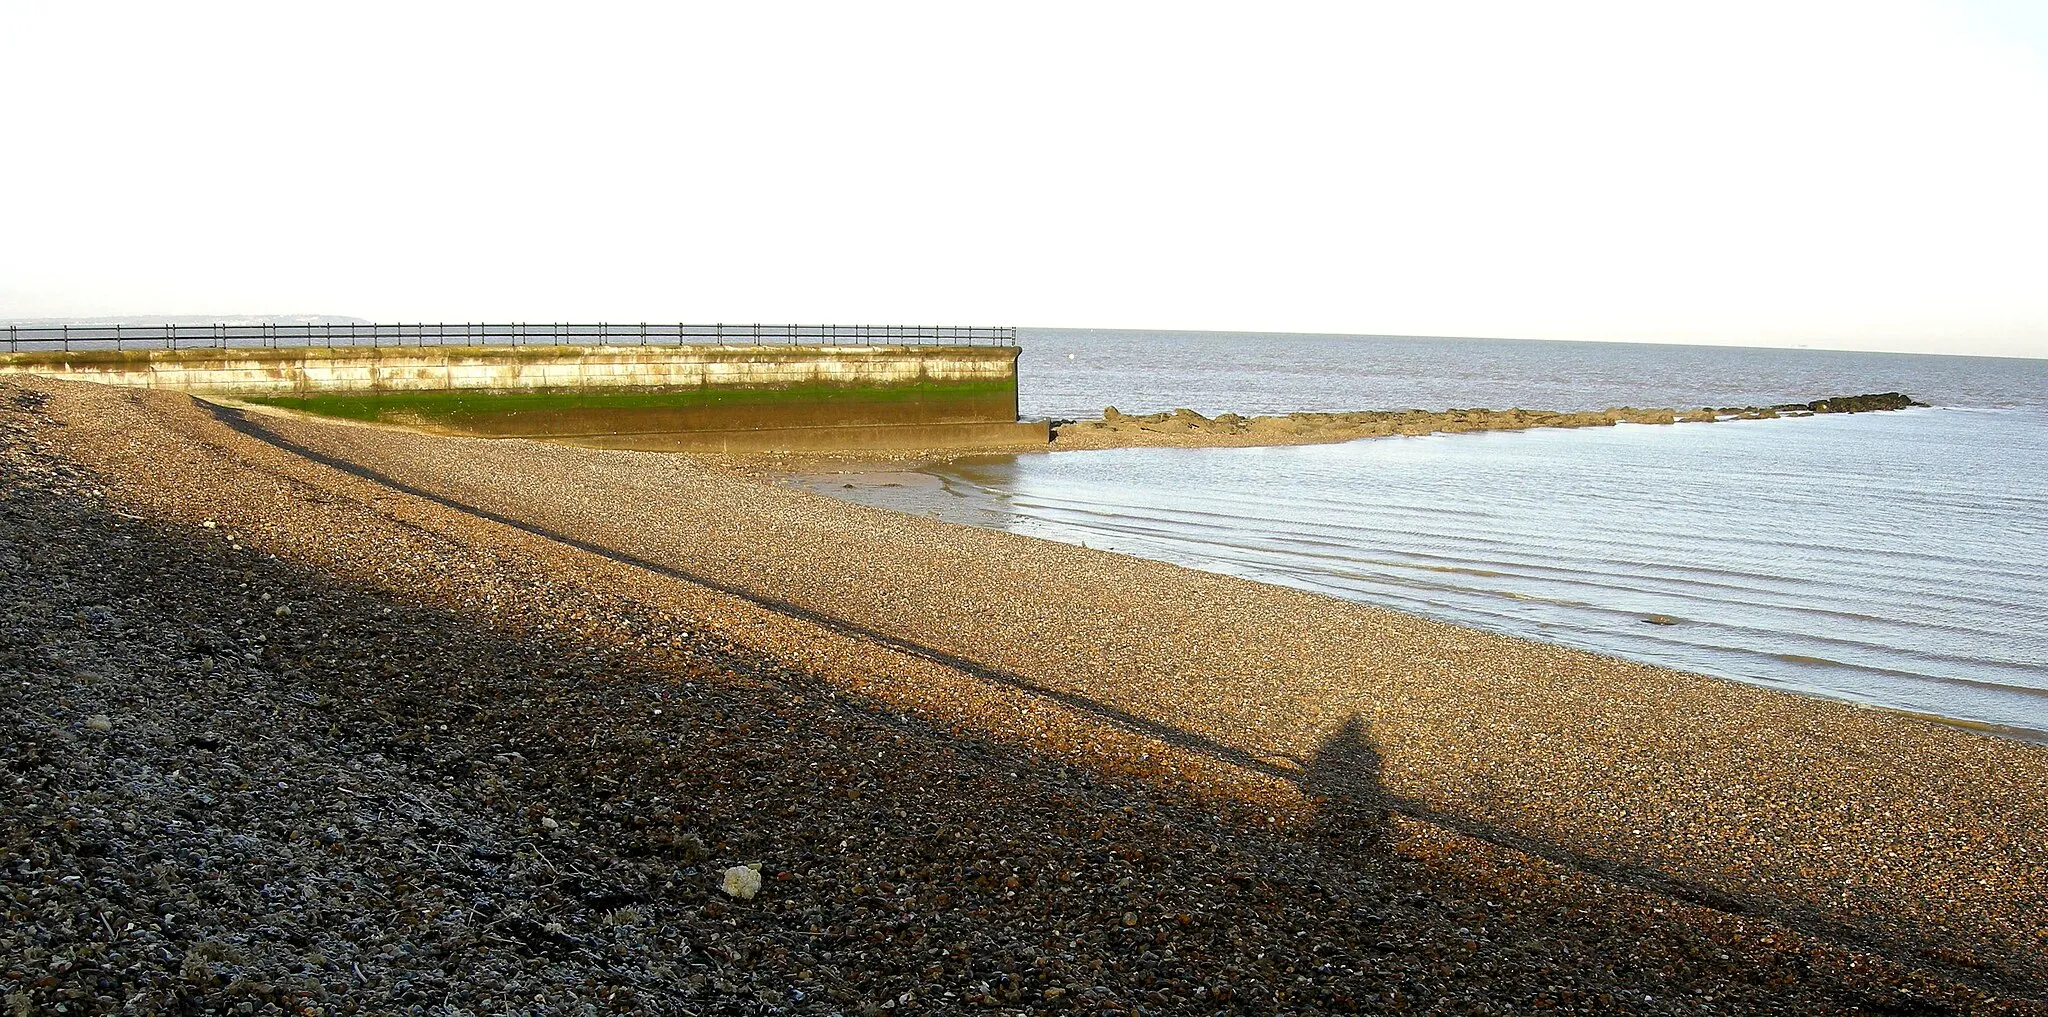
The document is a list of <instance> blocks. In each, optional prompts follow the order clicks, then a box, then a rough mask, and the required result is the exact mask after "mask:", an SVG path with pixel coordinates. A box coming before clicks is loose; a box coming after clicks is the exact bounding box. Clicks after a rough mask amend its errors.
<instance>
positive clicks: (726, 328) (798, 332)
mask: <svg viewBox="0 0 2048 1017" xmlns="http://www.w3.org/2000/svg"><path fill="white" fill-rule="evenodd" d="M6 328H7V349H8V352H11V353H12V352H21V351H29V352H35V351H49V350H62V351H65V352H69V351H72V350H124V349H135V350H142V349H158V350H185V349H228V348H231V347H251V348H275V347H296V346H323V347H348V346H370V347H383V346H587V345H597V346H652V345H688V344H716V345H726V346H748V345H751V346H769V345H777V346H1015V345H1017V330H1016V329H1015V328H1010V327H992V326H986V325H761V324H753V325H728V324H715V325H683V324H659V323H649V322H639V323H636V324H624V325H622V324H613V323H608V322H599V323H597V324H595V325H573V324H566V323H561V324H556V323H540V324H534V323H529V322H519V323H517V324H509V325H488V324H482V323H475V324H470V323H465V324H459V325H455V324H445V323H421V322H415V323H411V324H393V325H382V324H378V325H372V324H349V323H346V322H344V323H340V324H298V325H294V324H258V325H230V324H226V323H221V324H214V325H168V324H167V325H8V326H7V327H6Z"/></svg>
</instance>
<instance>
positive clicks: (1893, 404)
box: [1053, 392, 1926, 449]
mask: <svg viewBox="0 0 2048 1017" xmlns="http://www.w3.org/2000/svg"><path fill="white" fill-rule="evenodd" d="M1924 405H1926V404H1924V403H1920V402H1916V401H1914V399H1913V398H1912V397H1911V396H1909V395H1906V394H1905V393H1903V392H1878V393H1868V394H1864V395H1853V396H1831V397H1829V398H1826V399H1816V400H1813V401H1812V402H1806V403H1781V404H1778V405H1774V406H1724V407H1718V408H1717V407H1712V406H1702V407H1699V408H1697V409H1684V410H1681V409H1668V408H1666V409H1639V408H1636V407H1633V406H1618V407H1612V408H1609V409H1605V410H1591V411H1577V412H1571V411H1557V410H1525V409H1507V410H1490V409H1449V410H1441V411H1432V410H1360V411H1356V412H1351V413H1289V414H1286V415H1284V416H1261V417H1245V416H1240V415H1238V414H1235V413H1220V414H1217V415H1216V416H1214V417H1205V416H1203V415H1202V414H1200V413H1196V412H1195V411H1193V410H1190V409H1177V410H1173V411H1172V412H1169V413H1149V414H1145V415H1143V416H1135V415H1130V414H1125V413H1122V412H1119V411H1118V410H1117V408H1116V407H1114V406H1110V407H1105V408H1104V409H1103V411H1102V419H1100V420H1082V421H1075V420H1068V421H1054V432H1053V440H1054V442H1055V443H1056V445H1057V447H1059V448H1069V449H1072V448H1118V447H1123V446H1130V445H1172V446H1188V447H1205V446H1242V445H1309V444H1317V443H1323V442H1338V441H1351V440H1353V439H1357V438H1380V437H1386V436H1389V435H1397V434H1407V435H1420V434H1457V433H1463V432H1469V431H1520V430H1526V429H1528V428H1532V427H1612V426H1614V425H1615V424H1678V423H1689V424H1690V423H1698V424H1708V423H1714V422H1717V421H1727V420H1769V419H1773V418H1778V417H1805V416H1814V415H1816V414H1823V413H1867V412H1872V411H1878V410H1903V409H1906V408H1908V407H1913V406H1924Z"/></svg>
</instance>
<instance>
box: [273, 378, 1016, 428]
mask: <svg viewBox="0 0 2048 1017" xmlns="http://www.w3.org/2000/svg"><path fill="white" fill-rule="evenodd" d="M1016 399H1017V383H1016V381H1015V380H1014V379H1006V380H1000V381H957V382H935V381H918V382H909V383H904V384H888V385H792V386H785V387H776V388H735V387H702V388H672V389H635V390H629V391H620V390H615V389H614V390H571V389H551V390H542V391H523V392H477V391H398V392H379V393H348V392H342V393H332V394H323V395H312V396H265V397H255V398H250V399H249V400H248V401H250V402H254V403H259V404H262V405H266V406H276V407H280V408H283V409H291V410H298V411H301V412H305V413H315V414H320V415H323V416H331V417H345V418H349V419H353V420H366V421H383V422H387V423H401V424H414V425H420V424H425V425H429V426H440V427H447V428H452V429H456V430H461V431H469V432H473V433H478V434H491V435H576V434H621V433H625V434H630V433H644V432H656V431H691V430H721V429H746V428H762V429H771V428H786V427H820V426H827V427H830V426H861V425H873V424H930V423H948V422H968V421H999V420H1014V419H1016V409H1015V407H1016Z"/></svg>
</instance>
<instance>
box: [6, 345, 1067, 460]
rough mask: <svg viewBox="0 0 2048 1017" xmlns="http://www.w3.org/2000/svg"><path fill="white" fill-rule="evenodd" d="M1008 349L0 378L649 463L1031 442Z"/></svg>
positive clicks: (158, 365)
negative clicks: (572, 447) (690, 453)
mask: <svg viewBox="0 0 2048 1017" xmlns="http://www.w3.org/2000/svg"><path fill="white" fill-rule="evenodd" d="M1017 355H1018V350H1017V348H1016V347H990V346H978V347H975V346H772V347H762V346H699V345H666V346H538V347H535V346H525V347H512V346H427V347H418V346H413V347H392V348H385V349H376V348H367V347H346V348H334V349H328V348H324V347H287V348H281V349H278V348H270V349H265V348H254V349H251V348H229V349H181V350H123V351H114V350H92V351H73V352H36V353H15V354H7V355H0V375H5V374H39V375H46V376H51V377H61V378H70V379H74V380H81V381H95V382H100V383H102V384H110V385H125V386H135V387H143V388H167V389H175V390H178V391H184V392H191V393H194V394H197V395H201V396H214V397H225V398H231V399H236V400H243V401H249V402H256V403H264V404H270V405H276V406H282V407H286V408H291V409H298V410H303V411H307V412H313V413H322V414H327V415H333V416H343V417H352V418H356V419H362V420H372V421H382V422H387V423H399V424H406V425H411V426H421V427H427V428H431V429H438V430H448V431H454V432H460V433H468V434H484V435H493V436H521V437H536V438H549V439H554V440H561V441H571V442H576V443H579V444H590V445H599V446H603V447H615V448H616V447H630V448H661V449H707V448H708V449H718V450H735V451H737V450H760V449H776V448H790V449H830V448H912V447H933V446H946V445H968V444H972V445H985V444H1031V443H1043V442H1044V441H1046V440H1047V433H1046V429H1045V426H1044V425H1043V424H1038V425H1026V424H1019V423H1018V422H1017Z"/></svg>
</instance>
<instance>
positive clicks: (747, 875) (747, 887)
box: [719, 865, 761, 900]
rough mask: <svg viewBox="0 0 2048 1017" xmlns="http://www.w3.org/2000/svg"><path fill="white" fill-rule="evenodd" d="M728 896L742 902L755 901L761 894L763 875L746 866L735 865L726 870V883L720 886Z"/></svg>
mask: <svg viewBox="0 0 2048 1017" xmlns="http://www.w3.org/2000/svg"><path fill="white" fill-rule="evenodd" d="M719 888H720V889H722V890H724V891H725V893H726V896H729V897H738V898H739V899H741V900H753V899H754V895H755V894H757V893H760V892H761V874H760V873H759V872H756V871H754V870H753V869H752V868H750V867H748V866H745V865H735V866H733V867H732V868H729V869H727V870H725V881H724V883H723V884H721V885H720V887H719Z"/></svg>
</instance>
